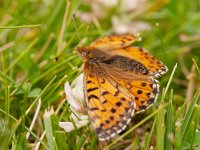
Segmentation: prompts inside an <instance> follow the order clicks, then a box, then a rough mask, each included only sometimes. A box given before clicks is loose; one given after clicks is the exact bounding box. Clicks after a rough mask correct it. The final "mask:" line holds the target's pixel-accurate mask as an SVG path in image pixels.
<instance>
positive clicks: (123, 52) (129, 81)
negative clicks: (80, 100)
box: [76, 34, 167, 141]
mask: <svg viewBox="0 0 200 150" xmlns="http://www.w3.org/2000/svg"><path fill="white" fill-rule="evenodd" d="M135 41H136V37H135V36H134V35H129V34H126V35H111V36H106V37H103V38H100V39H97V40H96V41H94V42H92V43H91V44H90V45H89V46H81V47H77V49H76V50H77V52H78V54H79V55H80V56H81V57H82V58H83V59H84V81H83V82H84V97H85V99H86V107H87V112H88V115H89V118H90V122H91V126H92V128H93V130H94V132H95V133H96V135H97V136H98V138H99V140H101V141H105V140H109V139H110V138H112V137H114V136H116V135H117V134H119V133H120V132H122V131H123V130H124V129H125V128H126V127H127V125H128V123H129V122H130V121H131V117H132V116H133V115H134V114H135V113H138V112H140V111H142V110H145V109H147V108H148V107H149V106H150V105H151V104H152V103H153V102H154V101H155V100H156V97H157V95H158V93H159V82H158V81H157V80H156V78H157V77H159V76H161V75H163V74H165V73H166V72H167V67H166V66H165V65H164V64H162V63H161V62H160V61H158V60H157V59H155V58H154V57H153V56H151V55H150V54H149V53H148V52H147V51H146V50H145V49H144V48H141V47H137V46H131V44H132V43H134V42H135Z"/></svg>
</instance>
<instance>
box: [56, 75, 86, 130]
mask: <svg viewBox="0 0 200 150" xmlns="http://www.w3.org/2000/svg"><path fill="white" fill-rule="evenodd" d="M64 88H65V93H66V95H67V100H68V103H69V104H70V109H71V111H72V114H71V116H70V117H71V119H72V120H73V122H59V126H60V127H61V128H63V129H64V130H65V131H66V132H71V131H73V130H75V129H76V128H80V127H82V126H85V125H87V124H88V123H89V118H88V115H87V114H86V113H85V112H86V111H85V107H84V103H85V100H84V93H83V74H81V75H79V76H78V77H77V78H76V79H75V80H74V81H73V82H72V84H71V86H70V85H69V82H66V83H65V87H64ZM74 125H75V126H74Z"/></svg>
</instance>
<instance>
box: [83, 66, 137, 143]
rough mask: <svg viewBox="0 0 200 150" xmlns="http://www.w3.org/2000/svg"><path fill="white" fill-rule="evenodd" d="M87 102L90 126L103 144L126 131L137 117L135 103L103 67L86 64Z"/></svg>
mask: <svg viewBox="0 0 200 150" xmlns="http://www.w3.org/2000/svg"><path fill="white" fill-rule="evenodd" d="M84 71H85V72H84V76H85V78H84V82H85V98H86V103H87V109H88V115H89V117H90V119H91V126H92V128H93V129H94V131H95V133H96V134H97V136H98V138H99V139H100V140H102V141H104V140H108V139H110V138H111V137H114V136H115V135H116V134H118V133H120V132H121V131H122V130H124V129H125V128H126V126H127V124H128V123H129V122H130V120H131V116H132V115H133V114H134V107H135V102H134V99H133V97H132V95H131V94H130V93H128V92H127V90H125V89H123V88H122V87H120V86H119V84H118V82H116V81H114V80H113V79H112V78H109V76H106V75H107V74H106V73H105V72H104V73H103V70H102V68H100V66H97V65H94V66H90V65H88V63H87V62H86V63H85V69H84Z"/></svg>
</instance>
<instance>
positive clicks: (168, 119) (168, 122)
mask: <svg viewBox="0 0 200 150" xmlns="http://www.w3.org/2000/svg"><path fill="white" fill-rule="evenodd" d="M172 101H173V90H171V92H170V97H169V105H168V107H167V114H166V131H165V149H166V150H167V149H171V141H170V139H169V138H170V137H171V136H173V129H172V127H173V116H172Z"/></svg>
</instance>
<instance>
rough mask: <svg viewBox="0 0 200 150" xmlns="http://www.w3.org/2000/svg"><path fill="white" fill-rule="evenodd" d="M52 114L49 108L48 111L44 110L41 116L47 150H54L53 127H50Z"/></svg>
mask: <svg viewBox="0 0 200 150" xmlns="http://www.w3.org/2000/svg"><path fill="white" fill-rule="evenodd" d="M52 114H53V110H50V111H46V112H45V113H44V116H43V120H44V127H45V131H46V137H47V142H48V147H49V150H55V146H54V136H53V129H52V123H51V116H52Z"/></svg>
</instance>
